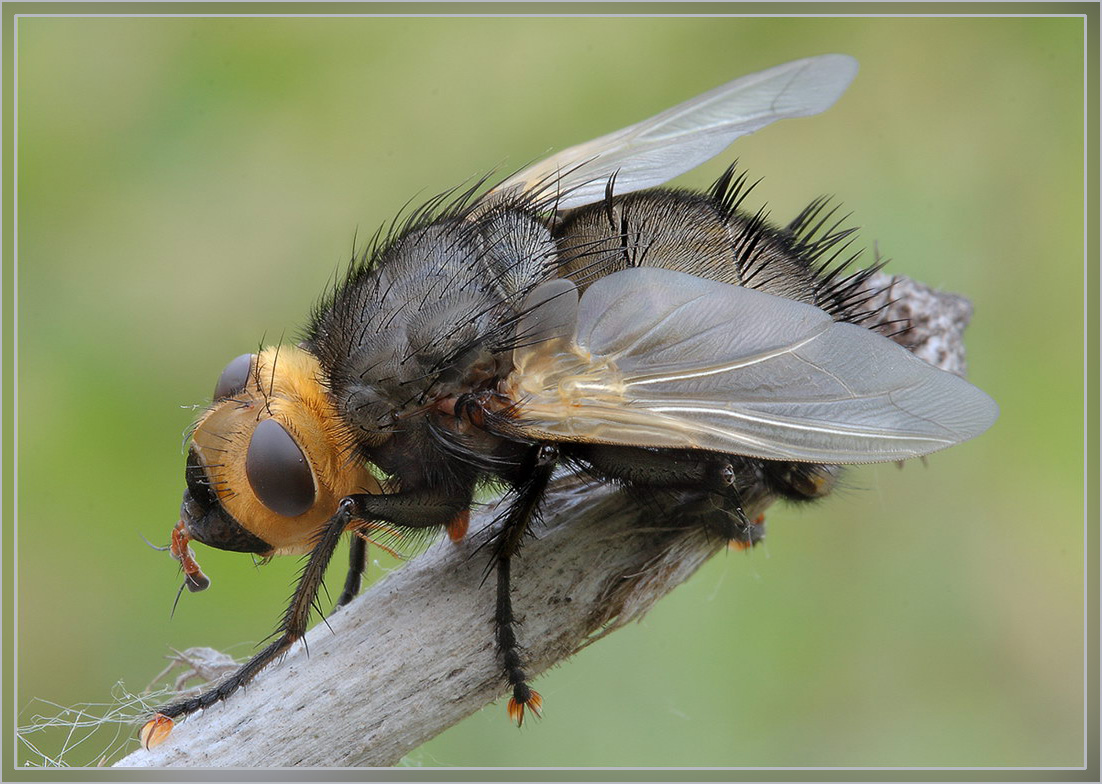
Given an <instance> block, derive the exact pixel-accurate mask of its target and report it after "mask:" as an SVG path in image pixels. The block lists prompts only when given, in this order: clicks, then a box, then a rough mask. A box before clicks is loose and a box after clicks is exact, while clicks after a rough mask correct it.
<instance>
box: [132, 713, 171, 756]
mask: <svg viewBox="0 0 1102 784" xmlns="http://www.w3.org/2000/svg"><path fill="white" fill-rule="evenodd" d="M173 726H175V722H174V721H172V719H170V718H169V717H168V716H165V715H164V714H163V713H157V714H154V716H153V718H152V719H150V720H149V721H147V722H146V723H145V724H143V725H142V729H141V732H139V733H138V738H139V739H140V740H141V742H142V748H143V749H145V750H146V751H149V750H150V749H151V748H153V747H154V746H159V745H160V744H162V743H164V742H165V739H166V738H168V735H169V733H170V732H172V728H173Z"/></svg>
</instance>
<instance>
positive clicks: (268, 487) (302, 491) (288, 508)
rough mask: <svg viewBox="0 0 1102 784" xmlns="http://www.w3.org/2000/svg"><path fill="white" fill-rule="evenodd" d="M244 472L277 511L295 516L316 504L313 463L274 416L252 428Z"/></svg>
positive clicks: (263, 501) (266, 503)
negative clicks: (308, 461) (309, 461)
mask: <svg viewBox="0 0 1102 784" xmlns="http://www.w3.org/2000/svg"><path fill="white" fill-rule="evenodd" d="M234 361H235V362H236V360H234ZM245 474H246V476H248V477H249V484H250V485H251V486H252V488H253V492H254V493H256V497H257V498H259V499H260V501H261V503H263V504H264V506H266V507H268V508H269V509H271V510H272V511H273V512H275V513H276V514H280V515H283V516H284V517H296V516H298V515H300V514H302V513H303V512H305V511H307V510H308V509H310V507H311V506H313V505H314V495H315V493H314V474H313V472H312V471H311V470H310V464H309V463H307V462H306V456H305V455H303V454H302V450H301V449H299V446H298V444H296V443H295V440H294V439H293V438H291V434H290V433H288V432H287V431H286V430H284V429H283V425H281V424H279V422H277V421H275V420H274V419H265V420H264V421H262V422H261V423H260V424H258V425H257V426H256V429H255V430H254V431H253V437H252V440H251V441H250V442H249V453H248V455H247V456H246V457H245Z"/></svg>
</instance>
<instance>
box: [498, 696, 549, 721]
mask: <svg viewBox="0 0 1102 784" xmlns="http://www.w3.org/2000/svg"><path fill="white" fill-rule="evenodd" d="M531 694H532V696H530V697H529V698H528V701H527V702H517V699H516V697H510V698H509V705H508V706H507V707H506V710H508V711H509V718H510V719H512V720H513V721H514V722H516V725H517V726H518V727H520V726H522V725H523V724H524V709H525V708H526V707H527V708H529V709H530V710H531V711H532V713H533V714H534V715H535V717H536V718H537V719H539V718H542V717H543V714H542V713H541V711H542V710H543V697H541V696H540V693H539V692H538V691H535V690H532V692H531Z"/></svg>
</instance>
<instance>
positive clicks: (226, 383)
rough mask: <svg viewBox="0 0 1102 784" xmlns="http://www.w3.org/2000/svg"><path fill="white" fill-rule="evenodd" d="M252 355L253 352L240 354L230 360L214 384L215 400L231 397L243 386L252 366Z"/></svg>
mask: <svg viewBox="0 0 1102 784" xmlns="http://www.w3.org/2000/svg"><path fill="white" fill-rule="evenodd" d="M253 356H254V355H253V354H242V355H241V356H239V357H237V358H236V359H231V360H230V363H229V364H228V365H226V368H225V370H223V371H222V375H220V376H219V377H218V383H217V384H215V385H214V399H215V400H221V399H222V398H224V397H232V396H234V395H236V394H237V393H238V392H240V391H241V390H242V389H244V388H245V382H247V381H248V380H249V371H250V370H251V369H252V366H253Z"/></svg>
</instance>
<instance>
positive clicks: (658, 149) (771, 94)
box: [487, 54, 857, 209]
mask: <svg viewBox="0 0 1102 784" xmlns="http://www.w3.org/2000/svg"><path fill="white" fill-rule="evenodd" d="M856 75H857V61H856V60H854V59H853V58H852V57H849V56H847V55H841V54H827V55H822V56H819V57H808V58H805V59H803V60H795V61H793V62H791V63H785V64H784V65H778V66H776V67H775V68H770V69H769V70H767V71H761V72H760V73H755V74H750V75H749V76H743V77H741V78H739V79H735V80H734V81H732V82H728V83H727V84H724V85H721V86H720V87H717V88H715V89H714V90H710V91H709V92H706V93H704V94H703V95H698V96H696V97H695V98H691V99H690V100H688V101H685V102H684V103H681V104H678V105H677V106H674V107H673V108H671V109H667V110H666V111H664V112H662V113H661V114H657V115H655V116H654V117H651V118H650V119H647V120H643V121H642V122H640V123H636V124H635V125H631V126H628V127H627V128H623V129H622V130H619V131H615V132H613V133H610V134H607V135H606V136H601V137H600V138H597V139H594V140H592V141H589V142H585V143H584V144H579V145H577V146H575V147H571V148H569V149H566V150H563V151H562V152H560V153H558V154H556V155H552V156H551V157H550V158H548V159H546V160H544V161H541V162H540V163H537V164H534V165H532V166H530V167H528V168H527V169H524V170H523V171H521V172H519V173H518V174H515V175H514V176H512V177H510V178H509V179H507V180H505V182H503V183H501V184H500V185H499V186H497V187H496V188H495V189H494V190H492V191H490V193H489V194H487V195H488V196H493V195H502V196H507V195H512V194H517V193H528V192H535V193H545V192H546V193H554V192H559V193H561V194H563V196H562V198H561V200H560V201H559V203H558V206H559V208H560V209H570V208H573V207H579V206H581V205H583V204H589V203H591V202H594V201H597V200H598V199H600V198H602V197H603V196H604V193H605V186H606V184H607V182H608V178H609V177H611V176H612V175H613V174H615V175H616V192H617V193H629V192H631V191H636V190H640V189H642V188H650V187H653V186H656V185H661V184H662V183H664V182H668V181H669V180H671V179H673V178H674V177H676V176H677V175H679V174H683V173H684V172H687V171H689V170H690V169H694V168H696V167H697V166H699V165H700V164H702V163H704V161H706V160H708V159H710V158H713V157H715V156H716V155H718V154H719V153H720V152H722V151H723V150H724V149H726V148H727V146H728V145H729V144H730V143H731V142H733V141H734V140H735V139H737V138H738V137H740V136H745V135H746V134H748V133H753V132H754V131H756V130H758V129H759V128H762V127H764V126H766V125H768V124H769V123H771V122H774V121H776V120H782V119H784V118H786V117H805V116H807V115H812V114H818V113H819V112H822V111H825V110H826V109H828V108H830V106H831V105H832V104H833V103H834V102H835V101H837V100H838V98H839V97H840V96H841V95H842V93H843V92H845V90H846V88H847V87H848V86H849V84H850V82H852V81H853V78H854V77H855V76H856Z"/></svg>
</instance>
